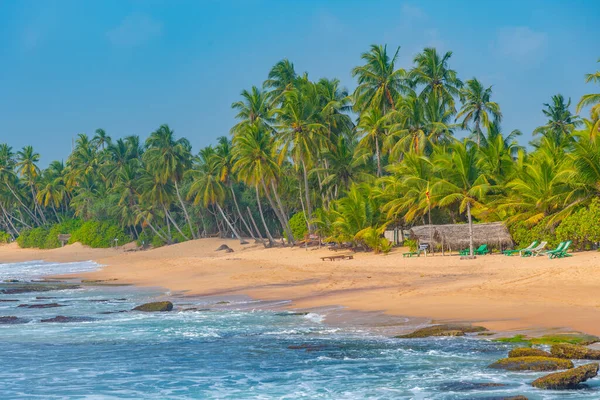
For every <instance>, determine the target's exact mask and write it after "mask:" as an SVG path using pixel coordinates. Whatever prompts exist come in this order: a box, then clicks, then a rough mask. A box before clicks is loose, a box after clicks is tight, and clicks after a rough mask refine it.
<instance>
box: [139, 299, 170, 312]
mask: <svg viewBox="0 0 600 400" xmlns="http://www.w3.org/2000/svg"><path fill="white" fill-rule="evenodd" d="M172 309H173V303H171V302H170V301H155V302H153V303H146V304H142V305H141V306H137V307H135V308H134V309H133V311H145V312H158V311H171V310H172Z"/></svg>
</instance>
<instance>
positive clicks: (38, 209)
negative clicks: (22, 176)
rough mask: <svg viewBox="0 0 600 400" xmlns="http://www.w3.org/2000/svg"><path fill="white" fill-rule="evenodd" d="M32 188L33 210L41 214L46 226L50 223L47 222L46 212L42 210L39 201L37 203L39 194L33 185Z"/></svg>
mask: <svg viewBox="0 0 600 400" xmlns="http://www.w3.org/2000/svg"><path fill="white" fill-rule="evenodd" d="M30 188H31V196H32V197H33V207H34V208H33V209H34V210H36V211H37V213H38V214H39V216H40V217H42V222H43V223H44V224H46V223H47V222H48V221H47V220H46V216H45V215H44V212H43V211H42V209H41V208H40V206H39V204H38V201H37V193H36V192H35V188H34V187H33V185H30Z"/></svg>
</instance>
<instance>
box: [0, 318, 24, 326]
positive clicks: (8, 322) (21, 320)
mask: <svg viewBox="0 0 600 400" xmlns="http://www.w3.org/2000/svg"><path fill="white" fill-rule="evenodd" d="M27 322H29V320H28V319H25V318H19V317H13V316H8V317H0V325H13V324H25V323H27Z"/></svg>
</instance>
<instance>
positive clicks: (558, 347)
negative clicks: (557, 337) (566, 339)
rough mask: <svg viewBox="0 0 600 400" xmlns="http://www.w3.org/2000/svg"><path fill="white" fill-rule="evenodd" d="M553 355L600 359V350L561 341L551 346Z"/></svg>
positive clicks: (579, 358) (577, 358) (578, 358)
mask: <svg viewBox="0 0 600 400" xmlns="http://www.w3.org/2000/svg"><path fill="white" fill-rule="evenodd" d="M550 353H552V356H554V357H558V358H569V359H575V360H600V351H599V350H592V349H590V348H587V347H585V346H579V345H576V344H568V343H560V344H555V345H552V347H551V348H550Z"/></svg>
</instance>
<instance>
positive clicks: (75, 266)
mask: <svg viewBox="0 0 600 400" xmlns="http://www.w3.org/2000/svg"><path fill="white" fill-rule="evenodd" d="M99 267H100V265H98V264H96V263H95V262H93V261H78V262H70V263H52V262H46V261H42V260H35V261H27V262H22V263H6V264H0V281H7V280H10V279H17V280H31V279H36V278H41V277H44V276H48V275H64V274H74V273H78V272H89V271H95V270H97V269H98V268H99Z"/></svg>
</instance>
